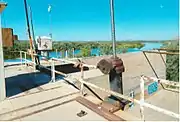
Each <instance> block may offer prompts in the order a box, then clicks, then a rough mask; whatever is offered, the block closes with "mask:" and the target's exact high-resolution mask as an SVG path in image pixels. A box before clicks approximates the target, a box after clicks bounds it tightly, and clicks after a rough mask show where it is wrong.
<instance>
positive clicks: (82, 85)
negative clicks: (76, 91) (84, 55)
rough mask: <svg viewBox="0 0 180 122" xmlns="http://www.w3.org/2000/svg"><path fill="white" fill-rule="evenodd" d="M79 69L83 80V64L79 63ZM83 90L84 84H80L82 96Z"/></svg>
mask: <svg viewBox="0 0 180 122" xmlns="http://www.w3.org/2000/svg"><path fill="white" fill-rule="evenodd" d="M80 63H81V64H80V68H81V79H82V80H83V79H84V70H83V63H82V62H80ZM83 88H84V83H81V94H82V95H84V91H83Z"/></svg>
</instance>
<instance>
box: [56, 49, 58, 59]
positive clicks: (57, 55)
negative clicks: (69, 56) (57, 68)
mask: <svg viewBox="0 0 180 122" xmlns="http://www.w3.org/2000/svg"><path fill="white" fill-rule="evenodd" d="M56 58H58V53H57V49H56Z"/></svg>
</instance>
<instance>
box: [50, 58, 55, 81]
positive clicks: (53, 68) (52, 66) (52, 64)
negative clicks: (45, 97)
mask: <svg viewBox="0 0 180 122" xmlns="http://www.w3.org/2000/svg"><path fill="white" fill-rule="evenodd" d="M51 82H55V66H54V60H52V59H51Z"/></svg>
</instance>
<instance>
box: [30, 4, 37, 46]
mask: <svg viewBox="0 0 180 122" xmlns="http://www.w3.org/2000/svg"><path fill="white" fill-rule="evenodd" d="M29 11H30V20H31V30H32V37H33V47H34V49H36V48H37V47H36V44H35V34H34V25H33V18H32V10H31V7H30V6H29Z"/></svg>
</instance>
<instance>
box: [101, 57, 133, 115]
mask: <svg viewBox="0 0 180 122" xmlns="http://www.w3.org/2000/svg"><path fill="white" fill-rule="evenodd" d="M97 68H99V69H100V70H101V72H102V73H104V74H109V82H110V89H111V90H112V91H115V92H118V93H120V94H123V83H122V73H123V72H124V71H125V68H124V65H123V61H122V60H121V58H119V57H117V56H116V57H115V58H114V57H110V58H109V59H102V60H100V61H99V62H98V64H97ZM128 103H130V101H126V100H123V99H120V98H117V97H115V96H113V95H111V96H109V97H107V98H105V100H104V101H103V102H102V103H101V105H102V106H104V107H105V108H109V109H110V110H109V111H112V112H113V111H117V110H120V109H121V110H124V108H125V106H126V104H128ZM110 106H112V107H110Z"/></svg>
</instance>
